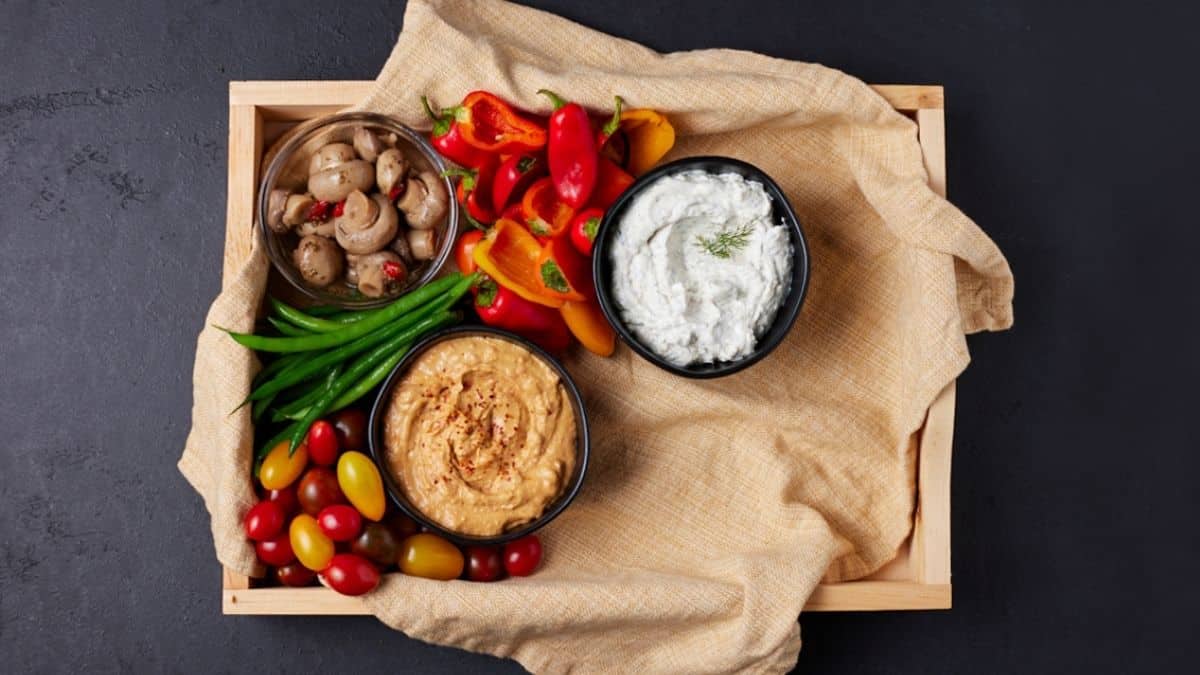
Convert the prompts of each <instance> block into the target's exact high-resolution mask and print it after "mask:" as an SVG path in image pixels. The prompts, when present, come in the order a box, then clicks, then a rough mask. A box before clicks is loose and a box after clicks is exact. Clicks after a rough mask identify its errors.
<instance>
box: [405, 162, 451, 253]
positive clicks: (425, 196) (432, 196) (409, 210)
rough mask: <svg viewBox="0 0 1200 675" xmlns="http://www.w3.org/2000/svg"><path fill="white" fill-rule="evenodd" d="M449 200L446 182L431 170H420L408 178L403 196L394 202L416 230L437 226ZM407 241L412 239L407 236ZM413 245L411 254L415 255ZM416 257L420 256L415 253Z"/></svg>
mask: <svg viewBox="0 0 1200 675" xmlns="http://www.w3.org/2000/svg"><path fill="white" fill-rule="evenodd" d="M449 200H450V197H449V195H448V194H447V193H446V183H445V181H444V180H443V179H442V177H441V176H439V175H437V174H436V173H434V172H432V171H422V172H421V173H420V174H418V175H417V176H414V177H412V178H409V179H408V186H407V187H405V189H404V196H403V197H401V198H400V201H398V202H396V208H398V209H400V210H401V211H403V212H404V218H405V220H407V221H408V226H409V227H412V228H414V229H418V230H428V229H430V228H433V227H437V225H438V223H440V222H441V220H442V218H443V217H445V215H446V207H447V202H448V201H449ZM408 241H409V243H410V244H411V243H412V239H411V238H409V240H408ZM415 248H416V247H414V250H413V255H417V253H416V250H415ZM417 257H418V258H420V257H421V256H419V255H417Z"/></svg>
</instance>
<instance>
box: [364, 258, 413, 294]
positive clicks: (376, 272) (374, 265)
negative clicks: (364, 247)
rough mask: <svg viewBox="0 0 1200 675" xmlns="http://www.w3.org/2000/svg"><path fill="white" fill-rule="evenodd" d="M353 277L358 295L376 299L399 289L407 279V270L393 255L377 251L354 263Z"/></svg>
mask: <svg viewBox="0 0 1200 675" xmlns="http://www.w3.org/2000/svg"><path fill="white" fill-rule="evenodd" d="M354 276H355V277H356V278H357V279H358V281H357V282H356V283H357V284H358V291H359V292H360V293H362V294H363V295H365V296H367V297H368V298H378V297H381V296H383V295H387V294H388V293H390V292H392V291H395V290H397V289H399V288H400V287H401V286H402V285H403V284H404V280H405V278H407V277H408V268H406V267H405V266H404V262H403V261H401V260H400V256H398V255H396V254H395V253H392V252H391V251H377V252H375V253H371V254H370V255H364V256H361V257H358V258H357V259H356V260H355V261H354Z"/></svg>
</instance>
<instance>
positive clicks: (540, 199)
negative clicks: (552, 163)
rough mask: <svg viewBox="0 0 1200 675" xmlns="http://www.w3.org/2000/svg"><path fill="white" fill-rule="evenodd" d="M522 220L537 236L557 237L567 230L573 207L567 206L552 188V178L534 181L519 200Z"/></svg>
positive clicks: (572, 214) (573, 211)
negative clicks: (522, 215)
mask: <svg viewBox="0 0 1200 675" xmlns="http://www.w3.org/2000/svg"><path fill="white" fill-rule="evenodd" d="M521 211H522V213H523V214H524V216H525V217H524V219H523V220H522V222H524V223H526V224H527V225H529V230H530V231H531V232H533V233H534V234H536V235H537V236H539V237H557V236H558V235H560V234H562V233H563V232H566V231H567V226H568V225H570V224H571V218H572V217H574V216H575V209H573V208H571V207H570V206H567V205H566V204H565V203H563V201H562V200H561V199H560V198H559V196H558V193H557V191H556V190H555V189H554V179H553V178H549V177H546V178H542V179H540V180H537V181H534V183H533V185H530V186H529V189H528V190H526V191H525V196H524V198H522V200H521Z"/></svg>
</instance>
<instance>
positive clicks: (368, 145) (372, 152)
mask: <svg viewBox="0 0 1200 675" xmlns="http://www.w3.org/2000/svg"><path fill="white" fill-rule="evenodd" d="M385 149H386V148H385V147H384V145H383V141H381V140H379V137H378V136H376V135H375V133H374V132H372V131H371V130H370V129H368V128H366V127H359V128H357V129H355V130H354V151H355V152H357V153H358V156H359V157H361V158H362V159H363V160H365V161H368V162H374V161H375V159H376V158H377V157H379V153H381V152H383V151H384V150H385Z"/></svg>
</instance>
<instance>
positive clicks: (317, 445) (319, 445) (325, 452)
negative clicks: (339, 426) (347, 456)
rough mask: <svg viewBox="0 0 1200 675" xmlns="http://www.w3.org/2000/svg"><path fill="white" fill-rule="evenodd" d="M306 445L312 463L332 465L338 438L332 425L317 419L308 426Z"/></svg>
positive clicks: (334, 459) (335, 455)
mask: <svg viewBox="0 0 1200 675" xmlns="http://www.w3.org/2000/svg"><path fill="white" fill-rule="evenodd" d="M305 445H307V446H308V457H309V459H311V460H312V461H313V464H320V465H321V466H333V463H334V462H336V461H337V456H338V438H337V432H336V431H335V430H334V428H333V425H332V424H330V423H329V422H326V421H325V420H317V421H316V422H313V424H312V426H311V427H309V428H308V436H307V437H306V439H305Z"/></svg>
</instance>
